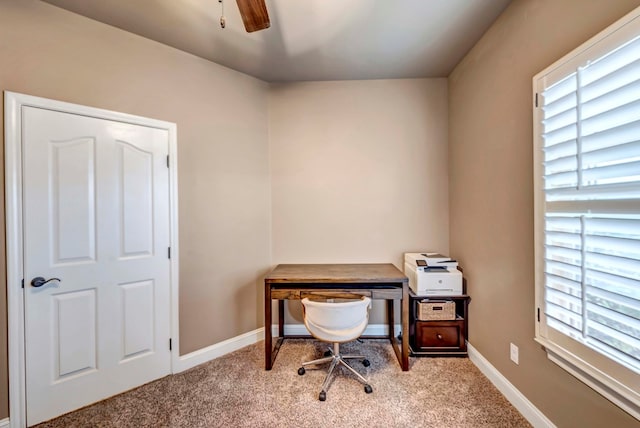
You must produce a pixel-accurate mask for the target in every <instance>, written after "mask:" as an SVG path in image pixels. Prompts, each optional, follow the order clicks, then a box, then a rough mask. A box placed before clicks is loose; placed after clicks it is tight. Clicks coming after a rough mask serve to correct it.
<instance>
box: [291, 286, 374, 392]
mask: <svg viewBox="0 0 640 428" xmlns="http://www.w3.org/2000/svg"><path fill="white" fill-rule="evenodd" d="M370 308H371V299H369V298H368V297H362V298H361V299H357V300H355V299H349V300H345V299H335V301H331V300H328V301H313V300H309V299H308V298H304V299H302V310H303V314H304V325H305V326H306V327H307V330H309V332H310V333H311V335H312V336H313V337H315V338H316V339H318V340H321V341H323V342H331V343H333V349H331V348H329V350H328V351H327V352H325V354H324V358H319V359H317V360H313V361H308V362H306V363H302V367H300V368H299V369H298V374H299V375H303V374H304V373H305V367H306V366H310V365H317V364H322V363H328V362H331V365H330V366H329V371H328V372H327V376H326V377H325V379H324V382H323V384H322V388H321V390H320V394H319V396H318V398H319V400H320V401H325V400H326V399H327V388H328V386H329V381H330V380H331V374H332V373H333V371H334V369H335V368H336V367H337V366H339V365H343V366H344V367H346V368H347V369H348V370H349V371H351V372H352V373H353V374H354V375H356V377H357V378H358V380H360V382H362V383H363V384H364V392H366V393H367V394H370V393H371V392H373V389H372V388H371V385H369V382H368V381H367V379H365V378H364V377H363V376H362V375H361V374H360V373H358V372H357V371H355V370H354V369H353V368H352V367H351V366H350V365H349V364H347V362H346V361H345V360H346V359H361V360H362V364H363V365H364V366H365V367H368V366H369V364H370V363H369V360H367V359H366V358H365V357H364V356H363V355H342V354H340V343H344V342H350V341H352V340H355V339H357V338H358V337H360V335H361V334H362V332H363V331H364V329H365V328H366V327H367V323H368V322H369V309H370Z"/></svg>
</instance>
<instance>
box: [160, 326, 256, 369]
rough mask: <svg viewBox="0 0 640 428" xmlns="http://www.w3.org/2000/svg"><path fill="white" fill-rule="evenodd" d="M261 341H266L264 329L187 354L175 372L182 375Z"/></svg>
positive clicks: (182, 357) (176, 366) (179, 361)
mask: <svg viewBox="0 0 640 428" xmlns="http://www.w3.org/2000/svg"><path fill="white" fill-rule="evenodd" d="M261 340H264V327H260V328H258V329H256V330H253V331H250V332H248V333H244V334H241V335H239V336H236V337H232V338H230V339H227V340H224V341H222V342H218V343H216V344H213V345H211V346H207V347H206V348H202V349H198V350H197V351H193V352H190V353H188V354H185V355H183V356H181V357H180V358H179V359H178V362H177V364H176V365H175V366H174V371H173V372H174V373H180V372H183V371H185V370H189V369H190V368H193V367H195V366H198V365H200V364H204V363H207V362H209V361H211V360H215V359H216V358H218V357H222V356H223V355H226V354H228V353H230V352H233V351H237V350H238V349H241V348H244V347H245V346H249V345H253V344H254V343H256V342H259V341H261Z"/></svg>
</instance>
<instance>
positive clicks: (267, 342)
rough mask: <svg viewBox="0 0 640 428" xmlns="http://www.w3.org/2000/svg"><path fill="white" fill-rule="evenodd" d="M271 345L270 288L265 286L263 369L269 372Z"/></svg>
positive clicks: (271, 362) (271, 363)
mask: <svg viewBox="0 0 640 428" xmlns="http://www.w3.org/2000/svg"><path fill="white" fill-rule="evenodd" d="M272 346H273V345H272V343H271V287H270V286H269V285H266V284H265V287H264V369H265V370H271V366H272V365H273V361H272V360H271V354H272Z"/></svg>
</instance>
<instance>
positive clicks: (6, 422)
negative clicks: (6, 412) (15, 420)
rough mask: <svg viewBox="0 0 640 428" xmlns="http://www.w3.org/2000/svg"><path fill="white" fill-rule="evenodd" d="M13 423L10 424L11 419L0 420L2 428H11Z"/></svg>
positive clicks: (0, 427)
mask: <svg viewBox="0 0 640 428" xmlns="http://www.w3.org/2000/svg"><path fill="white" fill-rule="evenodd" d="M10 426H11V423H10V422H9V418H4V419H2V420H0V428H9V427H10Z"/></svg>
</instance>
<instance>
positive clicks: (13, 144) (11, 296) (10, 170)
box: [0, 91, 180, 428]
mask: <svg viewBox="0 0 640 428" xmlns="http://www.w3.org/2000/svg"><path fill="white" fill-rule="evenodd" d="M4 106H5V108H4V126H5V140H4V149H5V199H6V207H5V211H6V226H5V227H6V241H7V243H6V250H7V319H8V328H7V330H8V344H9V349H8V357H9V364H8V366H9V415H10V420H9V419H6V420H3V421H2V422H0V423H5V421H7V422H6V423H9V424H10V426H11V427H15V428H18V427H23V426H25V425H26V395H25V370H26V368H25V360H24V355H25V353H24V304H23V298H24V295H23V289H22V284H21V282H22V279H23V278H22V272H23V258H22V257H23V255H22V254H23V252H22V237H23V234H22V228H23V225H22V135H21V130H22V116H21V110H22V107H24V106H31V107H36V108H44V109H50V110H55V111H60V112H65V113H71V114H77V115H83V116H89V117H97V118H102V119H108V120H114V121H119V122H124V123H132V124H137V125H142V126H147V127H152V128H158V129H164V130H167V132H168V134H169V155H170V159H171V164H170V168H169V192H170V195H169V199H170V202H169V203H170V210H171V212H170V227H171V236H170V239H171V260H170V265H171V313H170V317H171V320H170V322H171V331H170V333H171V336H172V339H173V344H174V346H173V348H172V351H171V371H172V372H174V366H175V365H176V362H177V361H178V359H179V340H178V334H179V329H178V307H179V306H178V289H179V283H178V272H179V269H178V267H179V266H178V262H179V259H180V257H179V249H178V191H177V189H178V185H177V177H178V174H177V165H178V162H177V137H176V136H177V128H176V124H175V123H170V122H165V121H161V120H155V119H149V118H145V117H139V116H134V115H130V114H126V113H119V112H114V111H109V110H103V109H97V108H93V107H86V106H81V105H77V104H71V103H66V102H62V101H55V100H50V99H46V98H40V97H34V96H31V95H24V94H19V93H15V92H9V91H5V92H4Z"/></svg>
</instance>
